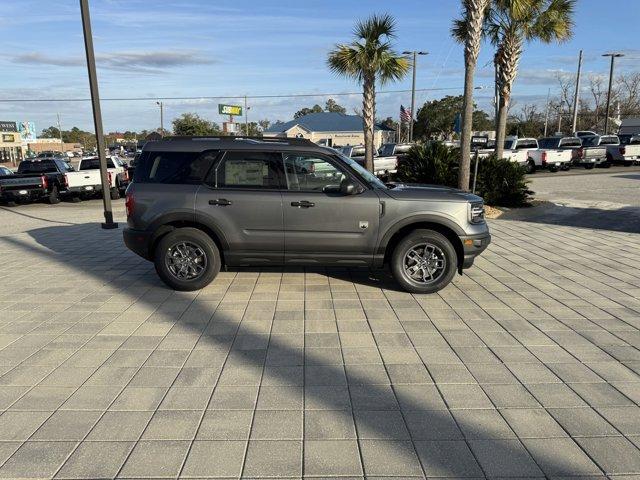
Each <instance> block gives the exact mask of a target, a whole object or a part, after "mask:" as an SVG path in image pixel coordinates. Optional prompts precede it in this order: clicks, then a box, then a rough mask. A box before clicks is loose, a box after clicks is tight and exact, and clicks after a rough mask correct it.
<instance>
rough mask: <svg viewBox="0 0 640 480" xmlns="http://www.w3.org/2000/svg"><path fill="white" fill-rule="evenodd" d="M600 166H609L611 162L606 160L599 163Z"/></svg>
mask: <svg viewBox="0 0 640 480" xmlns="http://www.w3.org/2000/svg"><path fill="white" fill-rule="evenodd" d="M600 166H601V167H602V168H611V162H609V161H608V160H607V161H606V162H603V163H601V164H600Z"/></svg>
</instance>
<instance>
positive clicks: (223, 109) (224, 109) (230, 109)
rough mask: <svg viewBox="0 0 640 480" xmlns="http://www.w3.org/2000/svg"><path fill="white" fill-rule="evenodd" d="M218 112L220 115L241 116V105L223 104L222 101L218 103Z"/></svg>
mask: <svg viewBox="0 0 640 480" xmlns="http://www.w3.org/2000/svg"><path fill="white" fill-rule="evenodd" d="M218 113H219V114H220V115H232V116H241V115H242V107H241V106H240V105H223V104H222V103H219V104H218Z"/></svg>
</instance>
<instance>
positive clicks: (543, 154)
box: [542, 152, 547, 165]
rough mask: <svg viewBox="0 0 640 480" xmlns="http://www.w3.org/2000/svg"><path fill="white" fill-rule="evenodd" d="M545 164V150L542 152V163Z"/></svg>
mask: <svg viewBox="0 0 640 480" xmlns="http://www.w3.org/2000/svg"><path fill="white" fill-rule="evenodd" d="M546 164H547V152H542V165H546Z"/></svg>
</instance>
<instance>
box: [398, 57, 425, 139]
mask: <svg viewBox="0 0 640 480" xmlns="http://www.w3.org/2000/svg"><path fill="white" fill-rule="evenodd" d="M402 54H403V55H413V82H412V83H411V121H410V122H409V141H410V142H412V141H413V119H414V115H415V108H416V64H417V60H418V55H429V52H421V51H416V50H412V51H408V50H405V51H404V52H402Z"/></svg>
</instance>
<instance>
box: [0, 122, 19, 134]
mask: <svg viewBox="0 0 640 480" xmlns="http://www.w3.org/2000/svg"><path fill="white" fill-rule="evenodd" d="M17 131H18V130H17V129H16V122H3V121H1V120H0V132H17Z"/></svg>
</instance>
